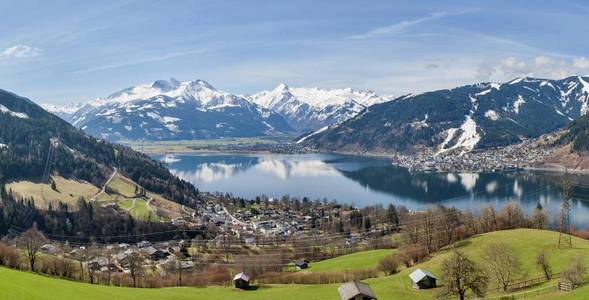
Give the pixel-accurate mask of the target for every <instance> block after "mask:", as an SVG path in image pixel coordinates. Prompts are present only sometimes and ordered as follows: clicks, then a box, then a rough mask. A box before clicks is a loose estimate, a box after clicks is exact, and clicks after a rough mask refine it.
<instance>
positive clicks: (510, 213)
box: [498, 202, 526, 229]
mask: <svg viewBox="0 0 589 300" xmlns="http://www.w3.org/2000/svg"><path fill="white" fill-rule="evenodd" d="M498 219H499V222H500V223H501V228H503V229H514V228H519V227H522V226H523V225H524V222H525V220H526V218H525V216H524V211H523V210H522V208H521V206H519V204H517V203H516V202H509V203H507V204H505V206H503V208H502V209H501V211H500V212H499V218H498Z"/></svg>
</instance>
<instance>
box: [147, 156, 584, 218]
mask: <svg viewBox="0 0 589 300" xmlns="http://www.w3.org/2000/svg"><path fill="white" fill-rule="evenodd" d="M154 158H155V159H157V160H160V161H162V162H164V163H166V165H167V166H168V168H169V169H170V170H171V171H172V173H174V174H176V175H178V176H179V177H180V178H182V179H184V180H187V181H189V182H191V183H193V184H194V185H195V186H196V187H198V188H199V189H200V190H203V191H211V192H214V191H219V192H227V193H232V194H233V195H235V196H241V197H246V198H250V199H253V198H255V197H256V196H259V195H266V196H268V197H281V196H284V195H290V196H292V197H295V196H296V197H303V196H307V197H309V198H311V199H324V198H325V199H328V200H337V201H338V202H345V203H352V204H355V205H357V206H365V205H371V204H378V203H380V204H383V205H387V204H389V203H394V204H396V205H405V206H407V207H408V208H410V209H424V208H427V207H428V206H430V205H432V204H443V205H446V206H455V207H458V208H469V209H472V210H474V211H477V210H478V209H479V208H480V207H482V206H485V205H489V204H490V205H495V206H497V207H501V206H502V205H503V204H504V203H505V202H507V201H517V202H518V203H520V204H521V205H522V207H523V208H524V209H525V210H526V212H528V213H529V212H531V211H532V210H533V209H534V208H535V207H536V205H537V204H538V203H541V204H542V206H544V207H545V208H548V209H549V211H550V212H551V214H552V216H553V217H554V215H555V214H556V213H557V212H558V210H559V206H560V201H561V190H562V185H561V182H562V174H557V173H547V172H528V171H522V172H495V173H429V172H427V173H426V172H410V171H409V170H407V169H405V168H401V167H397V166H394V165H392V164H391V163H390V161H387V160H386V159H379V158H367V157H360V156H351V155H336V154H300V155H278V154H268V155H255V154H224V153H222V154H219V153H214V154H185V155H184V154H180V155H179V154H174V155H171V154H167V155H155V156H154ZM571 180H572V181H575V182H581V183H584V184H587V185H589V176H580V175H578V176H571ZM587 192H588V191H587V190H581V189H576V190H575V195H577V197H575V198H574V200H573V213H572V220H573V222H574V223H575V224H576V225H578V226H579V227H586V226H588V225H589V200H583V195H584V194H587ZM588 195H589V194H588Z"/></svg>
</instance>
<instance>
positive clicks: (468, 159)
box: [390, 139, 554, 172]
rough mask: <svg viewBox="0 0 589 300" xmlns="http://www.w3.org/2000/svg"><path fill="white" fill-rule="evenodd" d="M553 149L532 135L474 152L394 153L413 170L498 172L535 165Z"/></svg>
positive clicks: (400, 164) (400, 162)
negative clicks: (507, 144)
mask: <svg viewBox="0 0 589 300" xmlns="http://www.w3.org/2000/svg"><path fill="white" fill-rule="evenodd" d="M553 153H554V150H553V149H552V148H551V147H543V146H541V145H539V143H538V140H537V139H530V140H526V141H524V142H522V143H519V144H514V145H509V146H505V147H499V148H492V149H484V150H483V149H481V150H472V151H470V152H464V151H460V150H458V149H454V150H450V151H445V152H443V151H434V150H432V149H423V150H420V151H418V152H416V153H412V154H406V153H394V154H392V155H391V156H390V157H391V159H392V161H393V163H394V164H396V165H398V166H401V167H405V168H407V169H409V170H412V171H431V172H463V171H468V172H494V171H514V170H521V169H524V168H528V167H532V166H534V165H536V164H537V163H541V162H543V161H544V160H545V159H546V158H547V157H549V156H550V155H552V154H553Z"/></svg>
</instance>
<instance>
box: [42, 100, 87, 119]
mask: <svg viewBox="0 0 589 300" xmlns="http://www.w3.org/2000/svg"><path fill="white" fill-rule="evenodd" d="M39 105H40V106H41V107H43V108H44V109H45V110H46V111H48V112H50V113H52V114H54V115H56V116H58V117H60V118H62V119H63V120H66V121H68V122H69V121H71V118H72V116H73V115H74V114H75V113H76V112H77V111H78V110H80V109H81V108H82V107H83V106H85V105H86V104H85V103H79V102H73V103H70V104H65V105H57V104H50V103H40V104H39Z"/></svg>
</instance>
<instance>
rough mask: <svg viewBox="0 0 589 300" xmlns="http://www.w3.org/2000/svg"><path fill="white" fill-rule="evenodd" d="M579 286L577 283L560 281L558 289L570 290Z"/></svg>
mask: <svg viewBox="0 0 589 300" xmlns="http://www.w3.org/2000/svg"><path fill="white" fill-rule="evenodd" d="M576 288H577V285H576V284H572V283H568V282H560V281H559V282H558V290H560V291H565V292H570V291H572V290H574V289H576Z"/></svg>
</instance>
